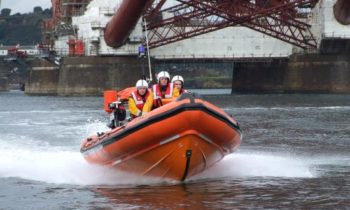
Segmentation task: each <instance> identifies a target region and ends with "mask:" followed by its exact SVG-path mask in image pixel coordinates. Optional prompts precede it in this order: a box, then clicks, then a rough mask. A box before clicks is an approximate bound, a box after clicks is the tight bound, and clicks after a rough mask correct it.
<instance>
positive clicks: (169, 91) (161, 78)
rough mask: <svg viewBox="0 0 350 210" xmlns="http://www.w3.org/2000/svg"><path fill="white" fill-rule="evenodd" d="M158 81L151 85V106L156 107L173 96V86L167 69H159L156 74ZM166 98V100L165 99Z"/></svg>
mask: <svg viewBox="0 0 350 210" xmlns="http://www.w3.org/2000/svg"><path fill="white" fill-rule="evenodd" d="M157 80H158V83H157V84H155V85H153V87H152V91H153V108H157V107H160V106H162V105H163V104H165V103H166V101H169V100H171V99H172V98H173V97H174V95H173V94H174V91H173V90H174V86H173V83H171V82H170V75H169V73H168V72H167V71H161V72H159V73H158V74H157ZM165 99H167V100H165Z"/></svg>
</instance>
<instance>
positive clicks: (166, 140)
mask: <svg viewBox="0 0 350 210" xmlns="http://www.w3.org/2000/svg"><path fill="white" fill-rule="evenodd" d="M179 137H180V135H179V134H177V135H175V136H172V137H170V138H167V139H165V140H163V141H161V142H160V143H159V144H160V145H163V144H166V143H169V142H171V141H174V140H175V139H178V138H179Z"/></svg>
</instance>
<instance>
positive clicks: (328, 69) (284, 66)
mask: <svg viewBox="0 0 350 210" xmlns="http://www.w3.org/2000/svg"><path fill="white" fill-rule="evenodd" d="M232 90H233V92H255V93H259V92H270V93H271V92H280V93H286V92H300V93H303V92H304V93H307V92H310V93H350V57H349V56H348V55H345V54H344V55H339V54H338V55H329V54H327V55H325V54H323V55H322V54H306V55H305V54H303V55H293V56H291V57H290V58H289V59H288V60H287V59H285V60H277V59H276V60H266V61H261V62H258V63H237V64H236V65H235V67H234V73H233V81H232Z"/></svg>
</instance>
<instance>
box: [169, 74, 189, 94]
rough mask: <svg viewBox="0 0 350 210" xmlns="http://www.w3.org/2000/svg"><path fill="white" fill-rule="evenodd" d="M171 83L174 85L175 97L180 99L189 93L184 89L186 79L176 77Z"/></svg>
mask: <svg viewBox="0 0 350 210" xmlns="http://www.w3.org/2000/svg"><path fill="white" fill-rule="evenodd" d="M171 82H172V83H173V84H174V97H176V98H177V97H179V96H180V95H181V94H183V93H187V92H188V91H187V90H185V89H184V83H185V81H184V78H183V77H182V76H180V75H176V76H174V77H173V79H172V80H171Z"/></svg>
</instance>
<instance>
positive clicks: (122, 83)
mask: <svg viewBox="0 0 350 210" xmlns="http://www.w3.org/2000/svg"><path fill="white" fill-rule="evenodd" d="M141 66H142V63H141V62H140V60H139V59H138V58H137V57H67V58H64V60H63V61H62V63H61V66H60V67H58V66H54V65H53V64H50V63H48V62H47V61H41V63H40V62H36V63H33V67H32V69H31V71H30V74H29V78H28V82H27V84H26V90H25V92H26V94H30V95H47V94H50V95H59V96H100V95H102V93H103V91H104V90H107V89H114V90H120V89H123V88H126V87H130V86H134V85H135V83H136V81H137V80H138V79H140V78H141V76H142V67H141Z"/></svg>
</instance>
